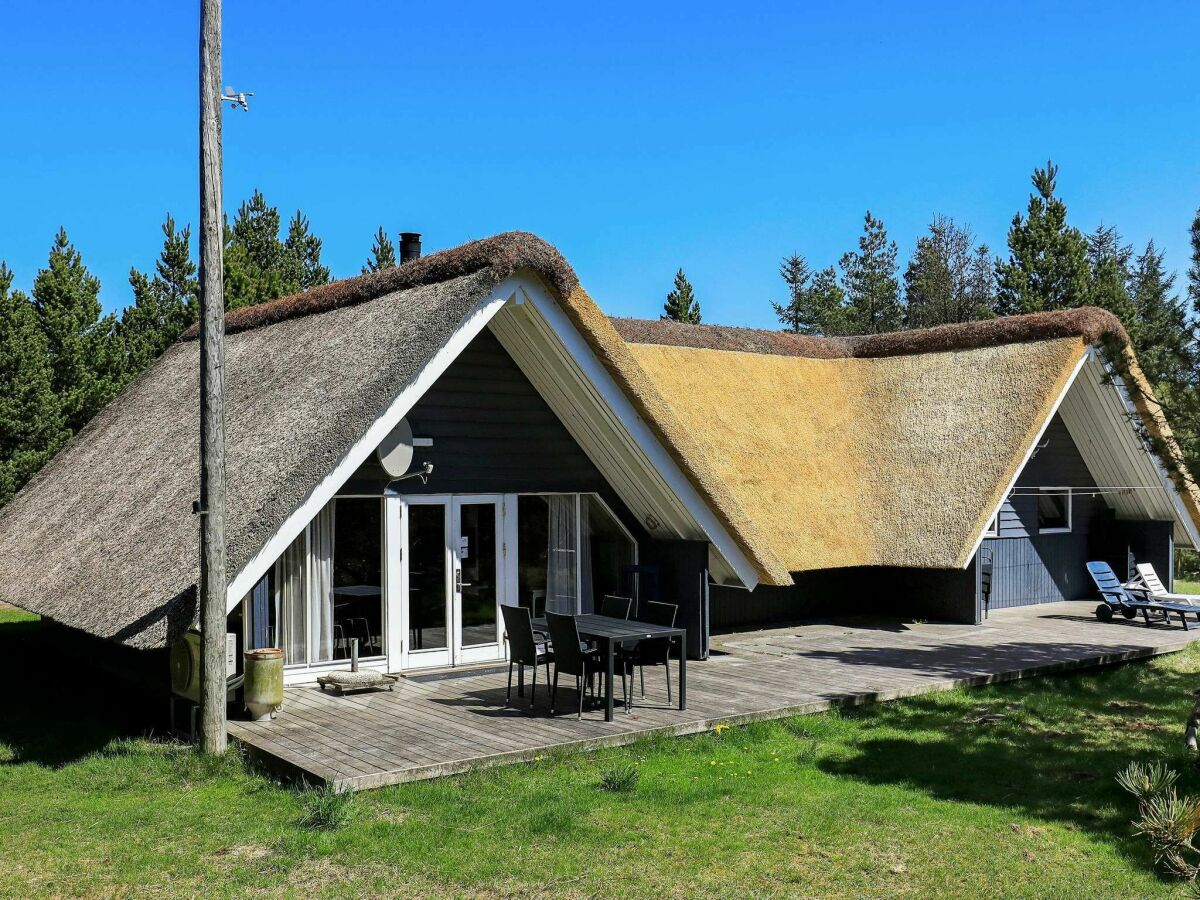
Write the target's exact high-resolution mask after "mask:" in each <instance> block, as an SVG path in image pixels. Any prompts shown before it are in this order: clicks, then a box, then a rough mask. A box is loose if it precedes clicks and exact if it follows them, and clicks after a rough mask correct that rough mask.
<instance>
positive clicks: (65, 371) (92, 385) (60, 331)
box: [33, 228, 123, 431]
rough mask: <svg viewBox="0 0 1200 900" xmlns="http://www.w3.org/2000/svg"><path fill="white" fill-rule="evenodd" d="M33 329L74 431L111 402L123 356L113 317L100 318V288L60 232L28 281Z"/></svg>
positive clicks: (96, 280)
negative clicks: (34, 314) (43, 264)
mask: <svg viewBox="0 0 1200 900" xmlns="http://www.w3.org/2000/svg"><path fill="white" fill-rule="evenodd" d="M33 299H34V304H35V308H36V310H37V318H38V327H39V328H40V329H41V331H42V334H43V335H44V336H45V339H46V355H47V359H48V361H49V364H50V371H51V386H52V387H53V390H54V393H55V394H56V395H57V396H58V398H59V402H60V403H61V405H62V410H63V415H64V417H65V420H66V424H67V427H68V428H70V429H71V430H72V431H78V430H79V429H80V428H82V427H83V426H84V425H86V424H87V422H88V420H90V419H91V418H92V416H94V415H95V414H96V413H97V412H98V411H99V410H100V408H101V407H102V406H104V404H105V403H107V402H108V401H109V400H111V399H112V398H113V396H115V394H116V392H117V390H118V388H119V386H120V381H121V371H122V368H123V366H122V354H121V353H120V352H119V349H118V347H119V344H118V339H117V336H116V317H115V316H112V315H108V316H103V317H101V315H100V312H101V308H100V282H99V280H98V279H96V278H95V277H94V276H93V275H92V274H91V273H90V272H89V271H88V270H87V267H86V266H85V265H84V264H83V259H82V258H81V256H80V254H79V251H78V250H76V249H75V246H74V245H73V244H72V243H71V242H70V240H69V239H68V238H67V232H66V229H65V228H60V229H59V231H58V234H57V235H56V236H55V238H54V244H53V245H52V246H51V248H50V258H49V261H48V263H47V266H46V268H44V269H42V270H41V271H39V272H38V273H37V276H36V277H35V278H34V281H33Z"/></svg>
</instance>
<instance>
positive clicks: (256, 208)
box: [225, 190, 330, 309]
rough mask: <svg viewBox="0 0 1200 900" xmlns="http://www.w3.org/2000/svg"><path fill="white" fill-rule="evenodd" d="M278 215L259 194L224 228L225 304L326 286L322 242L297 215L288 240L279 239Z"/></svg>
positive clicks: (241, 303) (249, 302)
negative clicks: (321, 285)
mask: <svg viewBox="0 0 1200 900" xmlns="http://www.w3.org/2000/svg"><path fill="white" fill-rule="evenodd" d="M280 225H281V220H280V217H279V210H278V209H276V208H275V207H273V206H271V205H269V204H268V203H267V201H266V198H265V197H263V195H262V192H261V191H257V190H256V191H255V192H254V194H253V195H252V196H251V197H250V199H249V200H247V201H245V202H244V203H242V205H241V206H240V207H238V211H237V215H235V216H234V219H233V224H232V225H226V228H225V305H226V307H227V308H229V309H236V308H238V307H241V306H251V305H253V304H255V303H263V302H264V301H267V300H274V299H275V298H276V297H284V296H287V295H288V294H294V293H296V292H298V291H301V290H305V289H307V288H310V287H313V286H314V285H318V284H325V283H326V282H328V281H329V278H330V273H329V267H328V266H325V265H323V264H322V263H321V239H320V238H318V237H316V236H315V235H313V234H312V233H311V232H310V230H309V223H308V219H306V218H305V217H304V215H303V214H302V213H301V212H300V211H299V210H297V211H296V215H295V216H294V217H293V218H292V220H291V222H290V224H289V226H288V233H287V238H286V240H280V237H279V232H280Z"/></svg>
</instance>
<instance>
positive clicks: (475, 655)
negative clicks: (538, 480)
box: [450, 494, 507, 666]
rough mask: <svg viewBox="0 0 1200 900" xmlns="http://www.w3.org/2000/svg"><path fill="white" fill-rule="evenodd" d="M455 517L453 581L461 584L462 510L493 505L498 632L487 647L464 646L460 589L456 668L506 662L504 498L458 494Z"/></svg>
mask: <svg viewBox="0 0 1200 900" xmlns="http://www.w3.org/2000/svg"><path fill="white" fill-rule="evenodd" d="M451 500H452V503H453V509H454V514H453V516H452V517H451V518H452V519H453V524H452V525H451V528H450V539H451V543H452V550H453V552H452V554H451V556H452V557H453V563H454V572H453V579H454V584H455V585H456V586H457V585H459V584H460V573H461V572H462V560H461V558H460V556H459V553H458V542H459V540H460V537H461V535H462V508H463V506H471V505H483V504H489V503H490V504H493V506H494V509H495V519H494V524H493V527H494V528H495V540H496V570H495V581H496V628H495V638H494V640H492V641H489V642H488V643H486V644H475V645H473V646H469V647H464V646H463V642H462V589H461V587H458V588H457V589H456V590H455V592H454V603H453V604H452V607H453V611H454V627H453V629H452V630H451V634H452V635H453V639H452V640H451V647H452V649H453V652H454V660H453V662H454V665H456V666H458V665H462V664H464V663H473V662H486V661H488V660H493V659H502V658H503V657H504V648H503V647H502V646H501V643H500V636H501V632H502V631H503V626H502V625H501V622H500V606H501V604H503V603H504V593H505V590H504V589H505V585H506V581H507V579H506V578H505V573H504V559H505V555H506V554H505V552H504V495H503V494H455V495H454V496H453V497H452V498H451Z"/></svg>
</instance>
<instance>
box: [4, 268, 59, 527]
mask: <svg viewBox="0 0 1200 900" xmlns="http://www.w3.org/2000/svg"><path fill="white" fill-rule="evenodd" d="M12 280H13V276H12V271H11V270H10V269H9V268H8V266H7V265H6V264H5V263H3V262H0V506H3V505H4V504H5V503H7V502H8V501H9V500H10V499H11V498H12V495H13V494H15V493H16V492H17V491H18V490H20V489H21V486H22V485H24V484H25V482H26V481H28V480H29V479H30V477H31V476H32V475H33V473H34V472H36V471H37V470H38V469H40V468H41V467H42V466H43V465H44V464H45V463H46V461H47V460H49V459H50V457H51V456H53V455H54V454H55V452H57V450H58V448H59V447H61V446H62V445H63V444H64V443H65V442H66V440H67V437H68V436H69V432H68V431H67V430H66V427H65V425H64V423H63V417H62V410H61V409H60V407H59V403H58V398H57V397H55V396H54V391H53V389H52V388H51V373H50V365H49V360H48V357H47V353H46V338H45V335H44V334H42V331H41V329H40V328H39V327H38V315H37V310H36V309H35V308H34V305H33V302H32V301H31V300H30V299H29V297H28V296H26V295H25V294H23V293H22V292H21V291H10V288H11V287H12Z"/></svg>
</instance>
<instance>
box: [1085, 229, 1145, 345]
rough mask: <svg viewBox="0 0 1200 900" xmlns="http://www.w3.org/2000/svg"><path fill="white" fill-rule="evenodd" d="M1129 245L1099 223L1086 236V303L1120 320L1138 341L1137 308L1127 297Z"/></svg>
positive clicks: (1130, 253) (1114, 231) (1130, 256)
mask: <svg viewBox="0 0 1200 900" xmlns="http://www.w3.org/2000/svg"><path fill="white" fill-rule="evenodd" d="M1132 258H1133V248H1132V247H1130V246H1128V245H1127V244H1122V243H1121V236H1120V235H1119V234H1118V233H1117V230H1116V229H1115V228H1105V227H1104V226H1103V225H1101V226H1099V227H1098V228H1097V229H1096V230H1095V231H1093V232H1092V233H1091V234H1089V235H1088V236H1087V259H1088V266H1089V267H1090V269H1091V284H1090V286H1089V288H1088V302H1089V303H1090V304H1091V305H1093V306H1099V307H1102V308H1103V309H1107V310H1108V311H1109V312H1111V313H1112V314H1113V315H1115V316H1116V317H1117V318H1118V319H1120V320H1121V321H1122V322H1123V323H1125V327H1126V328H1127V329H1128V330H1129V333H1130V336H1131V337H1133V338H1134V344H1135V346H1136V345H1137V344H1138V343H1139V341H1138V339H1137V337H1136V335H1135V332H1136V331H1137V328H1138V319H1137V310H1136V309H1134V305H1133V301H1132V300H1131V299H1130V297H1129V277H1130V275H1129V262H1130V260H1131V259H1132Z"/></svg>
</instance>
